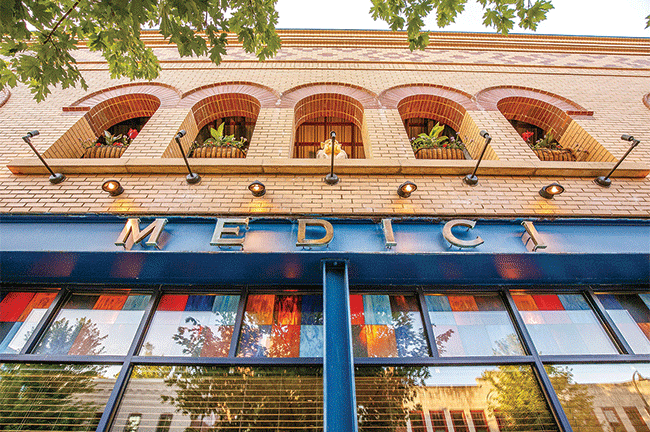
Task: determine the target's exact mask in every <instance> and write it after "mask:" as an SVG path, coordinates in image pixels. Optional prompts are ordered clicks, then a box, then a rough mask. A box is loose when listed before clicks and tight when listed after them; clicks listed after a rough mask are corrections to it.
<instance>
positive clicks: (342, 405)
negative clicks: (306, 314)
mask: <svg viewBox="0 0 650 432" xmlns="http://www.w3.org/2000/svg"><path fill="white" fill-rule="evenodd" d="M322 265H323V313H324V333H325V347H324V359H323V365H324V368H323V369H324V370H323V391H324V395H323V396H324V397H323V402H324V405H325V407H324V412H325V419H324V420H325V427H324V432H341V431H346V432H356V431H357V397H356V394H355V391H354V357H353V352H352V327H351V324H350V323H351V320H350V289H349V287H348V263H347V262H346V261H344V260H323V261H322Z"/></svg>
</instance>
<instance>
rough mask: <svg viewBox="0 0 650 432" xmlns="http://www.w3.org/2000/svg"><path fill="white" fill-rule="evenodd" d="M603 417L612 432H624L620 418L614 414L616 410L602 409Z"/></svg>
mask: <svg viewBox="0 0 650 432" xmlns="http://www.w3.org/2000/svg"><path fill="white" fill-rule="evenodd" d="M603 415H604V416H605V420H606V421H607V424H608V425H609V427H610V428H611V430H612V432H625V427H624V426H623V423H621V418H620V417H619V416H618V414H616V409H614V408H613V407H612V408H603Z"/></svg>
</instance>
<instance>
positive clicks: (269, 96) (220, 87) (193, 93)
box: [178, 81, 280, 111]
mask: <svg viewBox="0 0 650 432" xmlns="http://www.w3.org/2000/svg"><path fill="white" fill-rule="evenodd" d="M228 93H237V94H241V95H248V96H252V97H253V98H254V99H255V100H256V101H257V105H259V106H260V107H262V108H268V107H275V106H276V105H277V103H278V102H279V99H280V93H278V92H277V91H275V90H273V89H272V88H270V87H266V86H263V85H260V84H256V83H252V82H244V81H229V82H222V83H218V84H208V85H204V86H201V87H197V88H195V89H192V90H190V91H188V92H185V93H183V98H182V99H181V101H180V103H179V104H178V106H179V107H192V106H194V105H195V104H196V103H197V102H199V101H201V100H203V99H206V98H208V97H210V96H216V95H221V94H228ZM258 111H259V109H258Z"/></svg>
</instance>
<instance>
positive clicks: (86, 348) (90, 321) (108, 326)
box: [34, 294, 150, 355]
mask: <svg viewBox="0 0 650 432" xmlns="http://www.w3.org/2000/svg"><path fill="white" fill-rule="evenodd" d="M149 298H150V296H149V295H148V294H146V295H127V294H124V295H114V294H106V295H89V294H74V295H72V297H71V298H70V299H69V300H68V301H67V302H66V304H65V306H64V307H63V308H62V309H61V310H60V311H59V313H58V314H57V315H56V318H55V319H54V322H53V323H52V325H50V327H49V328H48V329H47V331H46V332H45V334H44V336H43V337H42V338H41V340H40V341H39V343H38V345H37V346H36V348H35V350H34V353H36V354H46V355H48V354H49V355H57V354H58V355H62V354H69V355H100V354H113V355H124V354H126V352H127V351H128V349H129V347H130V345H131V342H132V341H133V336H134V335H135V332H136V330H137V328H138V325H139V324H140V320H141V319H142V315H143V314H144V310H145V308H146V306H147V304H148V303H149Z"/></svg>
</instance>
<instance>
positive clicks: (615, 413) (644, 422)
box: [546, 364, 650, 432]
mask: <svg viewBox="0 0 650 432" xmlns="http://www.w3.org/2000/svg"><path fill="white" fill-rule="evenodd" d="M546 372H547V373H548V374H549V376H550V378H551V383H552V384H553V388H554V389H555V392H556V393H557V394H558V397H559V399H560V403H561V404H562V408H564V412H565V413H566V415H567V418H568V419H569V422H570V423H571V426H572V427H573V429H574V430H579V431H581V432H583V431H584V432H607V431H610V430H611V431H616V432H639V431H647V430H648V426H649V425H650V406H649V405H648V402H650V380H648V377H650V365H645V364H644V365H642V364H591V365H585V364H578V365H575V364H573V365H547V366H546Z"/></svg>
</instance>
